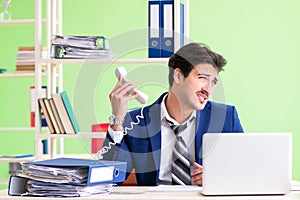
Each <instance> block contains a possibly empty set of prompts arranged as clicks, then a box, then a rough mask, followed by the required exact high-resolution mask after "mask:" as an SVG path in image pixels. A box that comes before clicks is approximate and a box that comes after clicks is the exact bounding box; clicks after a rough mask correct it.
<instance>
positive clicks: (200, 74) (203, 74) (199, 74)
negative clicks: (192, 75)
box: [198, 73, 211, 77]
mask: <svg viewBox="0 0 300 200" xmlns="http://www.w3.org/2000/svg"><path fill="white" fill-rule="evenodd" d="M198 76H207V77H209V76H211V75H210V74H205V73H198Z"/></svg>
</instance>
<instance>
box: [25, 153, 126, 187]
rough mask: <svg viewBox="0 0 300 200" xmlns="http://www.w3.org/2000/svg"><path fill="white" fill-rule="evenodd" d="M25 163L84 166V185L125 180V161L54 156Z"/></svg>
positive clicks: (70, 166)
mask: <svg viewBox="0 0 300 200" xmlns="http://www.w3.org/2000/svg"><path fill="white" fill-rule="evenodd" d="M25 164H29V165H35V166H46V167H57V168H72V169H76V168H77V167H78V168H86V169H87V171H86V173H87V174H86V175H87V180H86V183H83V184H84V185H95V184H104V183H120V182H123V181H124V180H125V175H126V166H127V163H126V162H119V161H107V160H88V159H77V158H56V159H50V160H42V161H35V162H26V163H25Z"/></svg>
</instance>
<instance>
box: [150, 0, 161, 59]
mask: <svg viewBox="0 0 300 200" xmlns="http://www.w3.org/2000/svg"><path fill="white" fill-rule="evenodd" d="M161 19H162V12H161V1H149V4H148V37H149V39H148V56H149V58H160V57H161V48H162V46H161V31H160V27H161V26H162V25H161Z"/></svg>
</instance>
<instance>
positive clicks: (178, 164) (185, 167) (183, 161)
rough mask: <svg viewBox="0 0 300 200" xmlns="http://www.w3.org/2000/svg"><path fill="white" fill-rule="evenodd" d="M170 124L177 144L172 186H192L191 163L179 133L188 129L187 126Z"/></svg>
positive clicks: (173, 161) (174, 150)
mask: <svg viewBox="0 0 300 200" xmlns="http://www.w3.org/2000/svg"><path fill="white" fill-rule="evenodd" d="M167 122H169V124H170V127H171V128H172V129H173V131H174V133H175V136H176V142H175V145H174V149H173V155H172V156H173V157H172V184H173V185H191V175H190V174H191V173H190V172H191V170H190V162H189V159H188V149H187V146H186V144H185V142H184V141H183V139H182V137H181V136H178V133H179V132H181V131H183V130H184V129H186V127H187V124H186V123H185V124H184V125H174V124H173V123H172V122H170V121H169V120H167Z"/></svg>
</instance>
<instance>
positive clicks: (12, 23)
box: [0, 19, 46, 185]
mask: <svg viewBox="0 0 300 200" xmlns="http://www.w3.org/2000/svg"><path fill="white" fill-rule="evenodd" d="M42 23H43V24H44V23H46V20H45V19H42ZM34 25H35V19H15V20H9V21H0V28H1V27H20V26H22V27H23V26H32V28H33V29H34ZM33 37H34V36H33ZM41 76H45V73H41ZM27 77H32V78H35V73H34V72H31V73H3V74H0V79H3V78H5V79H7V78H9V79H11V78H13V79H15V78H18V79H19V78H27ZM28 113H29V111H28ZM45 130H46V128H45V127H43V128H42V129H41V131H42V132H45ZM12 131H15V132H23V131H25V132H28V131H31V132H35V128H34V127H29V126H28V127H0V134H1V135H2V136H3V134H6V133H7V132H12ZM34 159H36V158H35V157H27V158H0V163H18V162H24V161H33V160H34ZM7 183H8V180H0V185H5V184H7Z"/></svg>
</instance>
